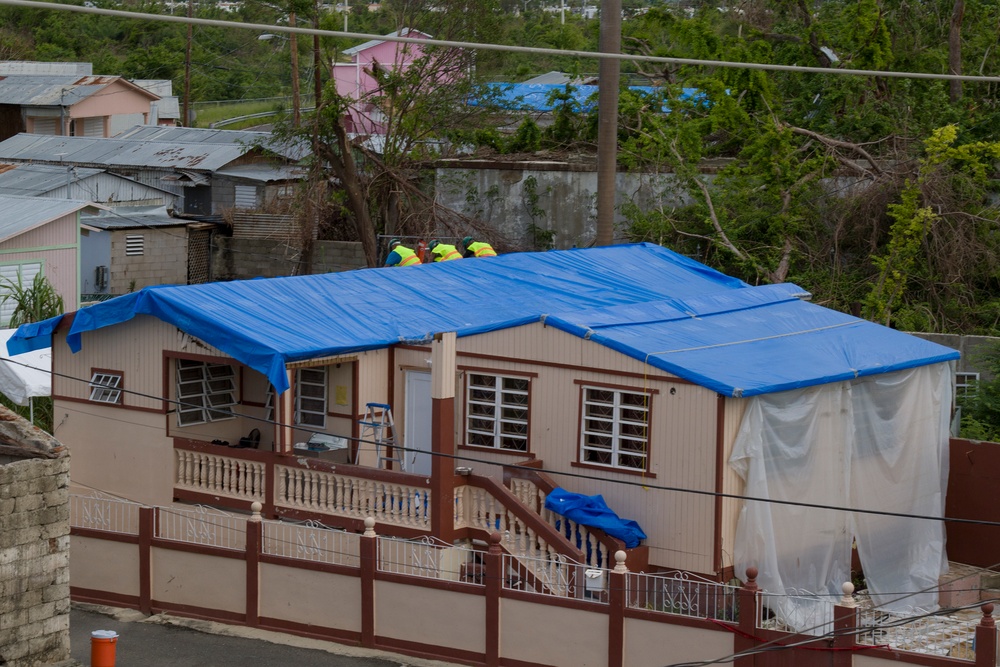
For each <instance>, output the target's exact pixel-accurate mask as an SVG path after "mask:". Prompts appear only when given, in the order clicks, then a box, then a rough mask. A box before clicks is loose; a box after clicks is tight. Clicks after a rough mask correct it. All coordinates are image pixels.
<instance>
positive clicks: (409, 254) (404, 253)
mask: <svg viewBox="0 0 1000 667" xmlns="http://www.w3.org/2000/svg"><path fill="white" fill-rule="evenodd" d="M392 251H393V252H394V253H396V254H397V255H399V257H400V260H399V264H397V265H396V266H413V265H414V264H420V258H419V257H417V253H415V252H413V251H412V250H410V249H409V248H407V247H406V246H401V245H398V246H396V247H395V248H393V249H392Z"/></svg>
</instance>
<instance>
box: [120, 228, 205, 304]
mask: <svg viewBox="0 0 1000 667" xmlns="http://www.w3.org/2000/svg"><path fill="white" fill-rule="evenodd" d="M132 234H136V235H141V236H142V237H143V254H141V255H126V254H125V237H126V235H132ZM187 234H188V233H187V230H186V229H185V228H184V227H170V228H166V229H135V230H128V231H125V230H123V231H116V232H114V235H113V236H112V237H111V286H110V287H111V289H110V291H111V293H112V294H125V293H126V292H128V291H129V289H130V288H132V287H133V282H132V281H135V284H134V288H135V290H140V289H142V288H143V287H148V286H150V285H184V284H187V265H188V257H187V254H188V239H187Z"/></svg>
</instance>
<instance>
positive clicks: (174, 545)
mask: <svg viewBox="0 0 1000 667" xmlns="http://www.w3.org/2000/svg"><path fill="white" fill-rule="evenodd" d="M149 546H150V547H152V548H154V549H163V550H165V551H184V552H186V553H189V554H201V555H203V556H214V557H216V558H231V559H233V560H246V549H223V548H222V547H210V546H206V545H204V544H191V543H190V542H178V541H175V540H165V539H163V538H161V537H154V538H153V539H152V540H150V544H149Z"/></svg>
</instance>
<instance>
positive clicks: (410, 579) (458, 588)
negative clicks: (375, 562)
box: [375, 572, 486, 595]
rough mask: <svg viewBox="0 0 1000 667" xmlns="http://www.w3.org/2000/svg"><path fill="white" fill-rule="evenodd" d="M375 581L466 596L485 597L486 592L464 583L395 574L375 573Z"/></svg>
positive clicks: (478, 586)
mask: <svg viewBox="0 0 1000 667" xmlns="http://www.w3.org/2000/svg"><path fill="white" fill-rule="evenodd" d="M375 579H376V580H378V581H385V582H388V583H391V584H402V585H404V586H416V587H418V588H433V589H435V590H438V591H450V592H452V593H465V594H466V595H486V590H485V589H484V588H483V587H482V586H480V585H479V584H473V583H470V582H466V581H449V580H447V579H429V578H426V577H414V576H407V575H405V574H396V573H395V572H376V573H375Z"/></svg>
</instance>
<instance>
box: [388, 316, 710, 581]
mask: <svg viewBox="0 0 1000 667" xmlns="http://www.w3.org/2000/svg"><path fill="white" fill-rule="evenodd" d="M457 345H458V360H457V363H458V365H459V366H460V367H469V368H482V369H486V370H494V371H498V372H503V371H507V372H515V373H517V372H520V373H529V374H535V377H532V379H531V405H530V414H531V417H530V426H529V429H530V433H529V447H530V454H531V455H533V456H535V457H537V458H539V459H541V460H542V461H543V464H544V465H543V467H544V469H545V470H546V471H550V472H553V473H567V474H571V475H582V476H583V477H584V478H571V477H560V476H559V475H558V474H556V475H555V478H556V482H557V483H560V484H563V485H565V487H566V488H567V489H568V490H570V491H574V492H579V493H585V494H588V495H594V494H601V495H603V496H604V498H605V500H606V501H607V502H608V504H609V505H610V506H611V508H612V509H613V510H615V512H617V513H618V514H619V515H620V516H622V517H623V518H628V519H634V520H636V521H638V522H639V524H640V525H641V526H642V527H643V528H644V529H645V530H646V532H647V533H648V534H649V535H651V536H654V537H651V539H650V540H648V541H647V542H646V543H647V544H648V546H649V548H650V562H651V563H652V564H654V565H657V566H661V567H669V568H678V569H686V570H692V571H695V572H702V573H712V572H714V566H713V552H714V547H713V544H714V534H715V523H716V522H715V510H714V507H715V503H714V499H713V498H711V497H709V496H703V495H694V494H684V493H671V492H668V491H660V490H657V489H656V488H655V487H659V486H667V487H678V488H685V489H696V490H699V491H713V490H714V489H715V487H716V480H715V470H716V463H715V457H716V441H717V437H716V431H717V429H716V424H717V414H716V412H717V403H718V399H717V395H716V394H715V392H712V391H710V390H708V389H704V388H702V387H698V386H695V385H691V384H688V383H686V382H683V381H679V380H678V381H670V380H663V379H660V378H664V377H666V376H667V374H666V373H664V372H662V371H660V370H658V369H655V368H652V367H650V366H647V365H645V364H643V363H642V362H641V361H638V360H636V359H631V358H629V357H626V356H624V355H622V354H620V353H618V352H616V351H614V350H611V349H609V348H606V347H603V346H600V345H598V344H596V343H593V342H590V341H586V340H583V339H581V338H577V337H575V336H572V335H570V334H567V333H565V332H562V331H559V330H557V329H553V328H552V327H546V326H545V325H543V324H541V323H538V324H531V325H527V326H523V327H517V328H513V329H506V330H503V331H496V332H491V333H486V334H481V335H478V336H470V337H465V338H459V339H458V343H457ZM477 355H479V356H477ZM427 357H428V353H427V352H426V351H423V350H414V349H397V350H396V353H395V360H396V368H395V370H396V380H395V387H396V391H395V402H396V405H397V406H398V409H397V410H396V414H397V425H400V421H401V419H402V417H400V415H401V414H402V413H403V410H402V405H403V401H404V396H403V391H404V388H403V385H404V381H403V377H402V374H401V373H402V370H404V369H406V368H426V367H427V365H426V362H425V359H426V358H427ZM514 360H517V361H514ZM579 382H592V383H596V384H606V385H614V386H621V387H627V388H628V389H630V390H634V391H638V392H642V391H650V392H656V393H654V394H653V395H652V397H651V399H650V409H651V424H650V439H651V442H650V460H649V475H641V474H636V473H630V472H618V471H615V470H612V469H604V468H593V467H587V468H581V467H578V466H575V465H573V464H574V463H575V462H576V461H577V459H578V450H579V427H580V423H579V420H580V391H581V389H580V386H579ZM464 387H465V382H464V377H462V378H460V379H459V382H458V383H457V386H456V402H455V413H456V428H455V442H456V443H459V444H461V443H462V442H463V437H464V432H463V428H462V422H463V419H464V415H465V400H464V393H463V392H464ZM671 390H673V393H671ZM401 426H402V428H405V424H401ZM400 432H402V430H401V431H400ZM460 453H461V455H462V456H466V457H469V458H474V459H476V460H475V461H472V462H470V461H467V460H466V461H463V463H462V465H471V466H473V467H474V468H475V471H476V473H477V474H482V475H487V476H491V477H494V478H496V479H499V478H500V474H501V473H500V470H499V468H498V467H497V465H490V464H491V463H492V464H503V463H517V462H518V461H521V460H523V459H525V458H527V456H520V455H518V454H509V453H501V452H491V451H490V450H486V449H481V448H461V449H460ZM620 482H626V483H629V484H621V483H620ZM636 484H638V485H640V486H641V488H643V493H636V486H635V485H636Z"/></svg>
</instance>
